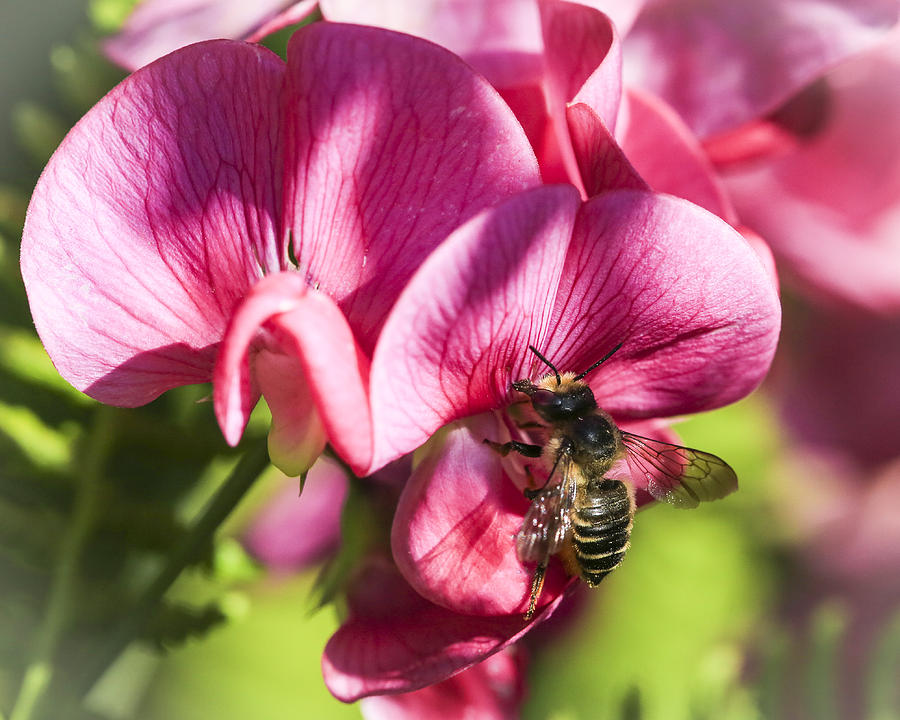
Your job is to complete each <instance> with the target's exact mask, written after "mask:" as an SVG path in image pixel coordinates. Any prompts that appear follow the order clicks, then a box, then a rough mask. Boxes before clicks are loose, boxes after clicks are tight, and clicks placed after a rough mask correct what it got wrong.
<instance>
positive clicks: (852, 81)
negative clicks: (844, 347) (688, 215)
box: [713, 33, 900, 314]
mask: <svg viewBox="0 0 900 720" xmlns="http://www.w3.org/2000/svg"><path fill="white" fill-rule="evenodd" d="M898 48H900V35H898V34H897V33H894V34H893V35H892V36H891V39H890V40H889V42H887V43H883V44H881V45H879V46H877V47H876V48H874V49H871V50H869V51H868V52H866V53H863V54H861V55H858V56H856V57H853V58H851V59H848V60H846V61H845V62H843V63H841V64H840V65H839V66H837V67H835V68H834V69H833V70H831V71H830V72H828V73H827V74H826V75H824V76H823V77H821V78H820V79H819V80H818V81H817V82H816V83H815V84H814V85H812V86H810V87H809V88H808V89H807V90H806V91H805V92H804V93H801V94H800V95H798V96H797V97H795V98H794V99H793V100H792V101H791V102H790V104H789V105H787V106H785V107H784V108H782V109H781V110H779V112H778V113H776V114H775V115H773V116H772V117H771V118H769V119H767V120H765V121H763V122H759V123H756V124H754V125H751V126H750V127H747V128H744V129H742V130H741V131H738V132H736V133H734V134H732V135H731V136H728V137H726V138H725V139H724V140H723V139H720V140H719V141H718V142H717V143H716V145H715V146H714V147H713V152H715V153H716V155H718V156H719V157H720V158H722V159H728V157H727V156H724V155H725V153H731V154H734V153H741V152H742V149H743V152H744V154H745V155H746V154H749V155H750V157H748V158H746V159H744V160H743V161H742V162H735V161H733V160H731V161H730V162H727V164H724V166H723V167H722V173H723V175H724V177H725V180H726V184H727V187H728V190H729V192H730V194H731V196H732V198H733V199H734V202H735V204H736V206H737V208H738V210H739V212H740V214H741V217H742V218H743V219H744V220H745V221H746V222H747V224H748V225H750V226H751V227H753V228H754V230H756V231H757V232H759V233H761V234H762V235H764V236H765V237H766V239H767V240H768V241H769V242H770V244H771V246H772V249H773V251H774V253H775V255H776V259H777V260H778V262H779V266H780V267H781V268H782V270H783V271H784V273H785V274H786V275H787V276H788V277H790V278H791V279H793V280H794V281H796V282H797V283H799V284H800V285H801V286H802V287H803V288H805V289H806V290H807V291H808V292H811V293H812V295H813V297H820V298H821V297H828V298H833V299H837V300H839V301H841V302H843V303H849V304H852V305H856V306H858V307H861V308H864V309H867V310H869V311H878V312H882V313H891V314H896V313H897V312H898V311H900V272H898V271H897V269H898V268H900V87H898V83H897V77H898V73H900V49H898ZM761 134H765V137H766V138H768V145H769V146H768V147H767V146H766V142H765V141H763V142H762V148H754V149H751V150H749V152H748V151H747V150H746V149H745V148H746V146H747V145H748V144H750V143H754V142H757V144H760V143H758V141H756V140H755V138H758V137H759V136H760V135H761ZM772 138H774V140H775V141H776V142H778V143H779V144H778V145H775V146H774V148H773V147H772V142H773V141H772ZM773 150H774V151H773ZM723 156H724V157H723Z"/></svg>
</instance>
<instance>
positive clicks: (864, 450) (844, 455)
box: [768, 301, 900, 471]
mask: <svg viewBox="0 0 900 720" xmlns="http://www.w3.org/2000/svg"><path fill="white" fill-rule="evenodd" d="M898 366H900V323H898V321H897V320H896V319H894V318H883V317H878V316H873V315H872V314H871V313H868V312H865V311H862V310H859V309H854V308H825V309H823V308H817V307H810V306H807V305H804V304H801V303H799V302H796V301H795V302H794V303H792V305H791V314H790V315H788V316H786V318H785V333H784V338H783V340H782V343H781V345H780V346H779V353H778V356H777V357H776V361H775V369H774V370H773V372H772V374H771V375H770V382H768V386H769V389H770V390H772V391H773V396H774V398H775V401H776V402H777V403H778V406H779V409H780V411H781V416H782V418H783V419H784V421H785V424H786V426H787V428H788V429H789V430H790V432H791V437H792V439H793V440H799V441H800V443H802V445H804V446H805V447H806V448H808V449H809V450H814V451H816V452H817V453H818V454H820V455H822V456H825V457H831V458H835V459H841V460H843V461H844V462H848V463H849V464H850V465H851V466H853V467H856V468H859V469H861V470H865V471H872V470H873V469H874V468H876V467H878V466H879V465H881V464H883V463H886V462H888V461H890V460H892V459H893V458H896V457H900V439H898V436H897V428H898V427H900V383H898V382H897V368H898Z"/></svg>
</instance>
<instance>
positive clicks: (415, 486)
mask: <svg viewBox="0 0 900 720" xmlns="http://www.w3.org/2000/svg"><path fill="white" fill-rule="evenodd" d="M500 433H501V430H500V425H499V424H498V423H496V422H492V421H491V420H490V416H478V417H476V418H472V419H470V420H469V421H467V422H466V423H465V424H463V425H459V426H451V427H450V429H448V430H447V431H446V435H445V436H443V437H441V438H440V440H439V441H438V443H437V444H436V446H434V447H431V448H430V451H429V452H428V454H427V455H426V457H425V458H424V459H423V460H422V462H421V463H420V464H419V465H418V466H417V467H416V469H415V471H414V472H413V475H412V477H411V478H410V479H409V482H408V483H407V485H406V487H405V488H404V490H403V494H402V495H401V497H400V502H399V503H398V505H397V512H396V514H395V516H394V526H393V530H392V533H391V546H392V548H393V552H394V560H395V562H396V563H397V567H398V568H399V569H400V572H402V573H403V576H404V577H405V578H406V580H407V582H409V584H410V585H412V587H413V588H414V589H415V590H416V591H417V592H418V593H419V594H420V595H422V596H424V597H425V598H427V599H428V600H430V601H431V602H433V603H435V604H437V605H440V606H441V607H445V608H447V609H449V610H453V611H454V612H458V613H463V614H468V615H490V616H495V615H501V616H502V615H516V614H518V615H519V616H521V614H522V613H524V612H525V610H526V608H527V607H528V600H529V597H530V594H531V579H532V574H533V571H534V567H526V566H524V565H523V564H522V563H521V562H519V559H518V558H517V557H516V552H515V542H514V540H513V538H514V536H515V534H516V532H517V531H518V530H519V527H520V526H521V525H522V519H523V517H524V515H525V511H526V510H527V509H528V505H529V502H528V500H527V499H526V498H525V496H524V495H523V494H522V492H521V490H519V489H518V488H517V487H516V486H515V485H514V484H513V482H512V481H511V480H509V478H508V477H507V476H506V474H505V472H504V470H503V464H502V463H501V459H500V456H499V455H498V454H497V453H496V452H495V451H494V450H492V449H491V448H489V447H488V446H487V445H485V444H484V440H485V439H489V440H498V439H501V434H500ZM536 462H539V461H536ZM566 580H567V578H566V575H565V573H564V572H563V571H562V568H561V566H559V565H556V564H553V565H551V566H550V568H549V570H548V572H547V581H546V583H545V586H544V592H543V594H542V596H541V599H540V601H539V605H538V607H543V606H545V605H546V604H547V603H548V602H552V601H553V600H554V599H556V598H558V597H560V595H561V593H562V590H563V588H564V586H565V583H566Z"/></svg>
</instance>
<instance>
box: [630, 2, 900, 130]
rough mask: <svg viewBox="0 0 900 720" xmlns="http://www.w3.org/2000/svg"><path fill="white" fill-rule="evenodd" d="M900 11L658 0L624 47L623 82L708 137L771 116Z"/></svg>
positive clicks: (892, 6)
mask: <svg viewBox="0 0 900 720" xmlns="http://www.w3.org/2000/svg"><path fill="white" fill-rule="evenodd" d="M898 13H900V9H898V5H897V3H896V2H894V0H787V1H786V0H736V1H732V2H719V0H702V1H701V2H697V0H656V1H655V2H648V3H647V4H646V6H645V7H644V10H643V12H642V13H641V15H640V16H639V17H638V19H637V22H636V23H635V24H634V26H633V27H632V29H631V31H630V33H629V35H628V38H627V40H626V42H625V69H626V81H628V83H629V84H636V85H638V86H639V87H643V88H644V89H647V90H650V91H651V92H653V93H654V94H656V95H659V96H661V97H662V98H663V99H665V100H666V102H668V103H669V104H670V105H672V106H673V107H674V108H675V109H676V110H677V111H678V113H679V114H680V115H681V117H682V118H684V120H685V121H686V122H687V124H688V126H689V127H690V128H691V129H692V130H693V131H694V132H695V133H696V134H697V135H699V136H700V137H701V138H705V137H707V136H709V135H711V134H713V133H717V132H722V131H724V130H729V129H731V128H734V127H737V126H739V125H742V124H743V123H745V122H748V121H750V120H753V119H754V118H757V117H760V116H762V115H766V114H768V113H769V112H771V111H772V110H774V109H775V108H776V107H777V106H778V105H780V104H781V103H783V102H784V101H785V100H787V98H789V97H790V96H791V95H793V94H794V93H796V92H797V91H798V90H799V89H800V88H802V87H803V86H804V85H806V84H807V83H809V82H810V81H811V80H813V79H814V78H816V77H817V76H818V75H820V74H821V73H823V72H824V71H825V70H826V69H828V68H829V67H831V66H832V65H834V64H835V63H836V62H838V61H839V60H842V59H844V58H846V57H848V56H850V55H852V54H854V53H856V52H859V51H861V50H864V49H866V48H868V47H871V46H872V45H873V44H875V43H877V42H878V41H879V39H881V38H882V37H883V36H884V34H885V33H886V32H887V31H888V30H889V29H890V28H891V27H893V26H894V25H895V24H896V23H897V20H898Z"/></svg>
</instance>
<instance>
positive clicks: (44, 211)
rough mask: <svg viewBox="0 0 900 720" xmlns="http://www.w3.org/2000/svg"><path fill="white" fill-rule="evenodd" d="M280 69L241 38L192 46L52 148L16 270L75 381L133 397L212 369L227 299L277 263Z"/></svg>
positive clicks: (98, 392) (111, 395)
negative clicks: (20, 261)
mask: <svg viewBox="0 0 900 720" xmlns="http://www.w3.org/2000/svg"><path fill="white" fill-rule="evenodd" d="M283 73H284V65H283V63H281V61H280V60H279V59H278V58H277V57H276V56H275V55H274V54H272V53H270V52H269V51H268V50H265V49H261V48H256V47H252V46H249V45H245V44H242V43H237V42H230V41H216V42H209V43H204V44H200V45H196V46H193V47H190V48H186V49H184V50H182V51H179V52H177V53H175V54H172V55H170V56H167V57H166V58H164V59H163V60H160V61H158V62H157V63H154V64H153V65H150V66H148V67H147V68H144V69H143V70H140V71H138V72H136V73H135V74H134V75H132V76H131V77H129V78H127V79H126V80H125V81H123V82H122V83H121V84H120V85H119V86H117V87H116V88H115V89H113V90H112V91H111V92H110V93H109V94H108V95H107V96H106V97H105V98H104V99H103V100H101V101H100V102H99V103H98V104H97V105H96V106H95V107H94V108H93V109H92V110H91V111H90V112H88V114H87V115H86V116H85V117H84V118H83V119H82V120H81V121H80V122H79V123H78V124H77V125H76V126H75V128H74V129H73V130H72V131H71V132H70V133H69V134H68V135H67V137H66V139H65V140H64V141H63V143H62V145H60V147H59V149H58V150H57V151H56V153H55V154H54V156H53V158H52V159H51V160H50V163H49V164H48V165H47V168H46V169H45V171H44V173H43V175H42V176H41V179H40V181H39V182H38V185H37V187H36V189H35V192H34V195H33V197H32V200H31V205H30V206H29V213H28V220H27V223H26V227H25V231H24V234H23V240H22V275H23V278H24V280H25V287H26V290H27V292H28V298H29V302H30V304H31V309H32V314H33V316H34V321H35V324H36V326H37V329H38V332H39V333H40V335H41V339H42V341H43V343H44V346H45V347H46V348H47V351H48V353H49V354H50V357H51V358H52V359H53V361H54V363H55V364H56V367H57V369H58V370H59V371H60V373H61V374H62V375H63V377H65V378H66V379H67V380H68V381H69V382H71V383H72V384H73V385H75V387H77V388H79V389H80V390H83V391H85V392H87V393H88V394H89V395H91V396H92V397H94V398H96V399H98V400H100V401H102V402H107V403H110V404H114V405H123V406H135V405H141V404H143V403H146V402H149V401H150V400H152V399H153V398H155V397H156V396H157V395H159V394H160V393H162V392H163V391H165V390H167V389H169V388H171V387H175V386H177V385H184V384H189V383H196V382H205V381H207V380H209V379H210V375H211V369H212V362H213V357H214V354H215V346H216V344H217V343H218V342H219V341H220V340H221V338H222V335H223V333H224V330H225V326H226V324H227V322H228V318H229V317H230V315H231V312H232V309H233V308H234V306H235V305H236V304H237V303H238V302H239V300H240V298H241V297H242V296H243V294H244V293H245V292H246V290H247V289H248V288H249V287H250V286H251V285H252V284H253V282H255V280H256V279H257V278H259V277H260V276H261V274H262V273H263V272H267V271H273V270H278V269H279V267H280V265H281V251H280V250H279V248H278V245H277V243H276V238H277V237H279V236H280V234H281V233H280V225H279V220H278V217H279V214H280V204H281V201H280V184H279V182H278V180H277V178H278V175H279V172H280V170H279V168H280V165H279V158H280V157H281V139H280V135H279V133H278V132H277V128H278V115H279V112H280V104H279V103H280V94H281V84H282V77H283ZM248 98H252V99H253V100H252V102H250V101H248ZM261 128H262V129H265V131H263V132H261V131H260V129H261Z"/></svg>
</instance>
